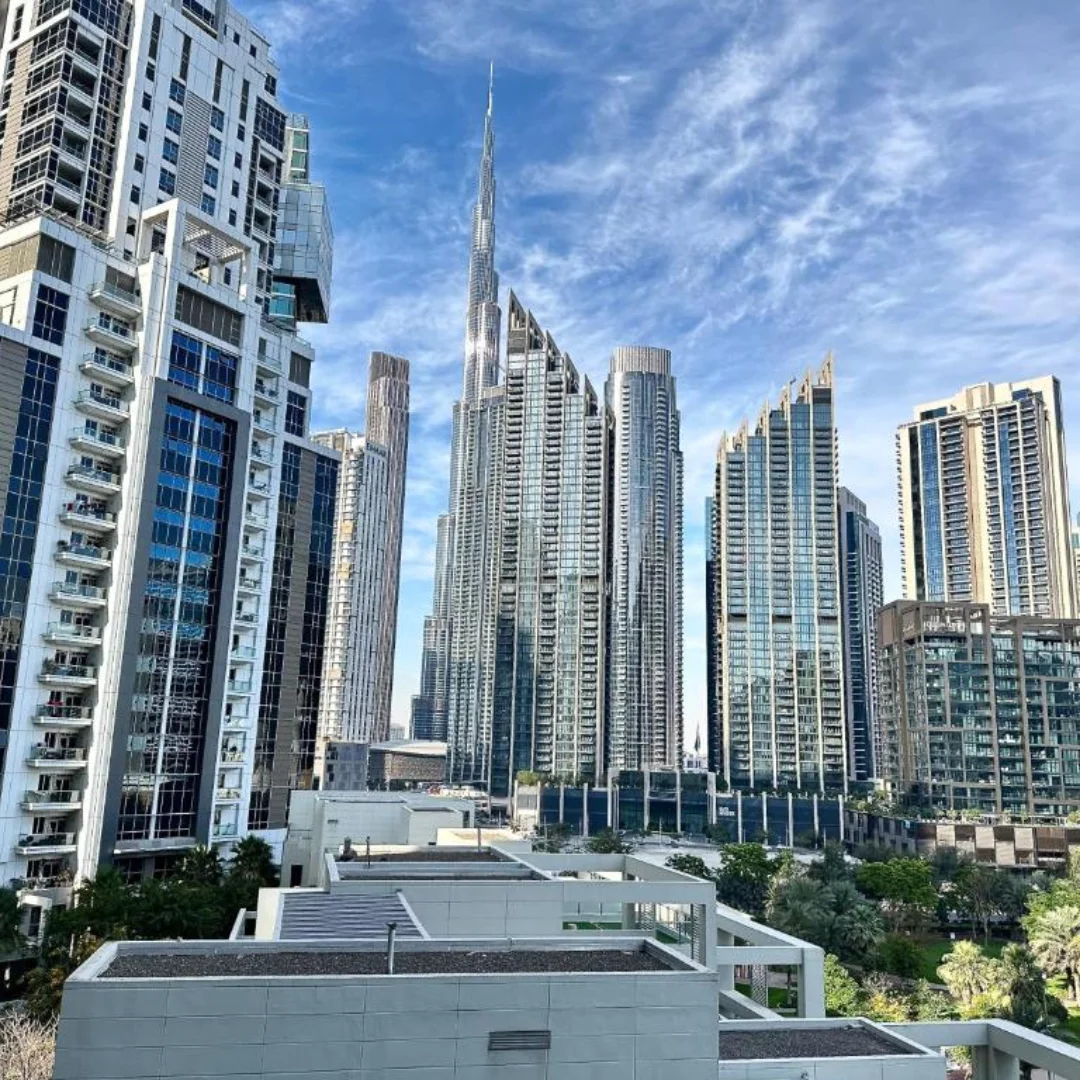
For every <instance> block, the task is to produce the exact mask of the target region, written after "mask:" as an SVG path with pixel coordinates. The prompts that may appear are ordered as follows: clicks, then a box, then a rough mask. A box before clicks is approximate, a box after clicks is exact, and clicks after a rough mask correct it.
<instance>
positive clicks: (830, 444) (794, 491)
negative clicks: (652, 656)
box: [709, 357, 847, 790]
mask: <svg viewBox="0 0 1080 1080" xmlns="http://www.w3.org/2000/svg"><path fill="white" fill-rule="evenodd" d="M836 487H837V449H836V424H835V417H834V414H833V370H832V358H831V357H829V358H827V359H826V361H825V363H824V365H823V366H822V368H821V371H820V372H819V373H818V374H816V375H815V374H813V373H811V374H808V375H807V376H806V377H805V378H804V379H803V380H802V382H801V383H800V384H799V387H798V390H797V391H796V392H795V393H794V394H792V391H791V389H790V388H785V389H784V391H783V393H782V394H781V396H780V400H779V402H778V403H777V404H776V405H775V406H772V407H770V406H768V405H766V407H765V408H764V409H763V410H762V412H761V415H760V416H759V418H758V421H757V424H756V425H755V427H754V428H753V430H751V429H750V428H749V427H748V426H747V425H746V424H744V425H743V427H742V428H741V430H740V431H739V432H738V433H737V434H735V435H725V436H724V437H723V439H722V440H721V443H720V449H719V452H718V453H717V464H716V552H715V560H716V603H715V607H714V609H713V611H712V612H711V613H710V614H711V617H712V618H713V619H714V620H715V635H716V653H717V688H716V694H717V700H718V703H719V707H718V717H717V720H718V723H717V724H716V725H715V726H714V728H713V729H712V730H711V731H710V732H709V739H710V756H712V757H713V758H714V759H715V760H717V761H719V762H722V764H723V772H724V778H725V780H726V781H727V783H728V784H729V785H730V786H731V787H734V788H778V787H779V788H797V789H802V790H813V789H818V790H828V789H840V788H843V787H844V786H845V785H846V782H847V746H846V737H845V731H844V692H843V652H842V647H841V626H840V619H841V613H840V598H839V590H838V565H837V564H838V550H837V537H836Z"/></svg>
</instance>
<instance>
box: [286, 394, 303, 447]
mask: <svg viewBox="0 0 1080 1080" xmlns="http://www.w3.org/2000/svg"><path fill="white" fill-rule="evenodd" d="M306 425H307V398H305V397H304V395H303V394H298V393H296V391H294V390H290V391H289V396H288V397H287V398H286V401H285V430H286V432H288V434H290V435H297V436H299V437H300V438H301V439H302V438H303V437H304V432H305V429H306Z"/></svg>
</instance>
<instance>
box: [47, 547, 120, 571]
mask: <svg viewBox="0 0 1080 1080" xmlns="http://www.w3.org/2000/svg"><path fill="white" fill-rule="evenodd" d="M54 557H55V559H56V561H57V562H58V563H60V565H61V566H74V567H76V568H77V569H80V570H107V569H108V568H109V566H110V565H111V563H112V552H111V551H110V550H109V549H108V548H103V547H96V546H95V545H93V544H73V543H71V541H70V540H59V541H57V544H56V554H55V556H54Z"/></svg>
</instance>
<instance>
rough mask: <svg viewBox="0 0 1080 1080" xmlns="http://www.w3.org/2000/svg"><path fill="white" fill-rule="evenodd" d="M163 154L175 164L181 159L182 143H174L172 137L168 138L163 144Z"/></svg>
mask: <svg viewBox="0 0 1080 1080" xmlns="http://www.w3.org/2000/svg"><path fill="white" fill-rule="evenodd" d="M161 156H162V157H163V158H164V159H165V160H166V161H169V162H171V163H172V164H173V165H175V164H176V163H177V162H178V161H179V160H180V144H179V143H174V142H173V141H172V140H171V139H166V140H165V141H164V142H163V143H162V144H161Z"/></svg>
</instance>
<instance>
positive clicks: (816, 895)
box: [765, 877, 833, 944]
mask: <svg viewBox="0 0 1080 1080" xmlns="http://www.w3.org/2000/svg"><path fill="white" fill-rule="evenodd" d="M832 906H833V897H832V894H831V893H830V892H829V889H828V887H827V886H826V885H823V884H822V883H821V882H820V881H814V880H813V879H812V878H808V877H795V878H789V879H788V880H786V881H776V880H774V881H773V882H772V887H771V888H770V890H769V899H768V902H767V904H766V907H765V921H766V922H767V923H768V924H769V925H770V926H774V927H775V928H776V929H777V930H782V931H783V932H784V933H785V934H791V935H792V936H794V937H797V938H803V939H804V940H807V941H813V942H814V943H815V944H820V936H821V932H822V929H823V928H824V927H825V926H826V925H827V923H828V921H829V917H830V916H831V914H832Z"/></svg>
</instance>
